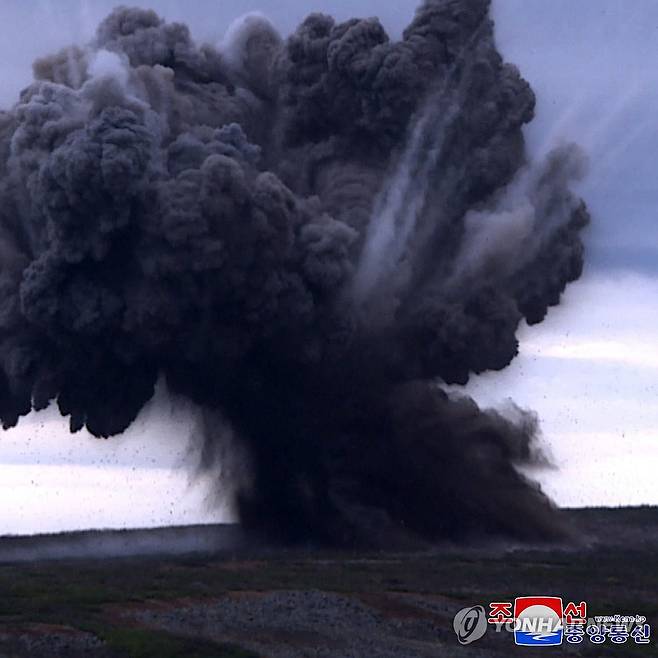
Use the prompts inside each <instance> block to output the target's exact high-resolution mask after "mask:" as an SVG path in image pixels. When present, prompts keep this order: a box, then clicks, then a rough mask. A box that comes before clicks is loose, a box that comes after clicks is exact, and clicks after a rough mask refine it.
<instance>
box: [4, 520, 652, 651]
mask: <svg viewBox="0 0 658 658" xmlns="http://www.w3.org/2000/svg"><path fill="white" fill-rule="evenodd" d="M567 514H568V515H569V517H570V519H571V523H572V524H574V525H575V527H577V528H579V529H580V530H581V531H582V534H583V536H582V538H581V539H580V540H579V542H577V543H574V544H573V545H571V546H561V547H543V548H537V547H535V548H532V547H527V546H526V547H519V546H516V547H513V546H509V545H507V546H503V545H497V546H489V547H483V546H479V547H469V548H459V547H455V546H442V547H439V548H433V549H431V550H423V551H414V552H358V553H357V552H348V551H344V552H329V551H310V550H305V551H304V550H294V551H293V550H274V549H263V548H259V549H254V548H253V547H251V548H248V547H245V546H240V545H239V542H238V541H237V540H236V537H235V529H234V528H233V529H230V528H229V529H226V528H225V529H217V528H215V529H213V528H206V529H196V530H194V529H186V530H185V529H182V530H180V531H177V530H167V531H149V532H144V531H141V532H138V533H106V534H105V535H103V534H93V533H92V534H89V533H87V534H84V535H74V536H73V537H72V538H70V541H69V543H70V551H69V553H73V554H75V555H84V553H85V552H86V553H87V554H88V553H89V552H92V553H93V552H94V551H95V550H96V547H98V546H101V548H100V549H98V550H99V551H100V554H102V555H104V556H105V557H103V558H102V559H99V558H95V559H94V558H91V557H84V556H83V557H77V558H75V559H72V558H70V557H69V558H64V559H62V556H64V555H66V550H65V549H66V539H65V538H64V539H63V538H62V537H58V538H57V537H56V538H53V537H50V538H31V539H29V540H26V539H20V540H18V539H0V561H2V560H5V561H4V563H2V564H0V657H1V658H5V657H9V656H36V657H40V656H44V657H48V658H51V657H52V658H58V657H63V658H64V657H65V658H78V657H79V656H94V657H96V656H98V657H103V658H110V657H121V656H125V657H130V658H147V657H148V658H156V657H157V658H171V657H174V656H176V657H179V656H180V657H182V656H185V657H192V658H193V657H195V656H196V657H198V658H202V657H204V658H209V657H215V658H219V657H226V658H238V657H243V658H246V657H248V656H268V657H272V658H284V657H289V656H290V657H292V656H331V657H332V658H333V657H336V658H348V657H349V658H352V657H354V658H366V657H367V658H385V657H394V656H401V657H404V658H415V657H423V658H425V657H427V658H429V657H448V658H451V657H452V656H455V657H461V656H480V657H483V658H489V657H491V658H497V657H501V658H502V657H504V656H510V655H516V654H517V653H519V652H521V653H523V652H525V653H526V654H528V652H530V654H532V650H531V649H523V648H517V647H516V646H515V645H514V642H513V638H512V637H511V636H510V635H508V634H507V633H501V634H496V633H493V632H489V633H488V634H487V635H486V636H485V637H484V638H483V639H482V640H480V641H479V642H476V643H474V644H472V645H470V646H468V647H462V646H460V645H459V644H458V642H457V639H456V636H455V634H454V632H453V630H452V620H453V617H454V615H455V613H456V612H457V611H458V610H460V609H461V608H463V607H465V606H467V605H468V606H470V605H474V604H477V603H480V604H483V605H485V606H486V604H487V603H488V602H491V601H494V600H496V601H501V600H502V601H506V600H513V599H514V597H515V596H524V595H525V596H528V595H551V596H562V597H564V598H565V599H568V600H576V601H577V602H580V601H581V600H585V601H587V602H588V604H589V614H590V615H602V614H616V613H620V614H642V615H645V616H646V617H647V618H648V620H649V622H651V623H652V624H653V627H654V631H655V633H656V635H657V636H658V509H656V508H635V509H621V510H604V509H596V510H594V509H593V510H578V511H569V512H568V513H567ZM176 532H178V533H179V534H178V535H176ZM195 533H196V534H197V535H198V536H200V537H201V539H200V540H198V541H197V543H196V544H194V543H193V541H192V539H191V537H192V536H193V535H194V534H195ZM222 536H225V538H226V540H225V541H224V545H223V546H220V544H221V541H220V539H221V537H222ZM174 537H178V540H177V541H178V544H176V542H175V541H173V538H174ZM149 538H150V539H149ZM155 539H157V541H158V542H161V543H163V544H164V545H168V546H169V548H170V550H169V551H168V554H167V555H160V556H157V555H154V554H153V552H152V550H153V544H154V541H155ZM99 542H100V543H99ZM103 542H104V543H103ZM190 542H192V543H190ZM213 542H215V543H213ZM174 544H176V546H175V548H171V547H172V546H173V545H174ZM53 546H55V547H57V548H56V550H54V549H53ZM135 546H136V547H137V548H135V549H134V550H135V551H136V552H139V553H150V555H143V556H141V557H135V556H133V557H109V555H111V554H115V555H116V554H117V553H122V552H124V551H128V550H131V547H133V548H134V547H135ZM81 547H83V548H81ZM140 547H141V548H140ZM40 548H41V549H44V550H48V551H50V553H51V554H52V555H54V556H56V557H59V558H60V559H57V560H49V561H46V560H43V559H40V560H34V558H35V557H41V555H40V554H39V553H38V552H37V549H40ZM189 549H193V550H195V551H196V552H195V553H188V554H182V553H181V551H185V550H189ZM21 556H23V557H26V558H28V559H29V560H31V561H23V562H16V561H15V560H16V559H17V558H20V557H21ZM544 654H546V655H549V656H550V655H558V654H566V655H571V656H596V657H601V656H619V657H627V656H636V655H637V656H640V655H642V656H658V644H656V638H652V643H651V644H650V645H648V646H636V645H635V644H634V643H633V642H632V641H630V642H629V643H626V644H623V645H611V644H610V643H609V642H608V643H607V644H606V645H603V646H600V647H597V646H595V645H592V644H589V643H583V644H582V645H579V646H576V647H573V646H563V647H559V648H555V649H549V648H545V649H542V655H544Z"/></svg>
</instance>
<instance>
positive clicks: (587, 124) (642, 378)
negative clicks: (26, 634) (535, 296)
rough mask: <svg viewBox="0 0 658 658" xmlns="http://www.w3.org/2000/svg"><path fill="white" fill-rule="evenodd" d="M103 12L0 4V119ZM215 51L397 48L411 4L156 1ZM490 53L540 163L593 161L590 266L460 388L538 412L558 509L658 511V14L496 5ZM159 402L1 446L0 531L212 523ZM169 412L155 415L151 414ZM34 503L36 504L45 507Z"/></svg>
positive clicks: (586, 190) (573, 2) (639, 0)
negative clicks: (234, 42)
mask: <svg viewBox="0 0 658 658" xmlns="http://www.w3.org/2000/svg"><path fill="white" fill-rule="evenodd" d="M115 4H116V3H115V2H113V1H112V0H93V1H91V0H87V1H85V0H56V1H55V0H50V1H48V0H3V2H2V3H1V4H0V67H1V72H0V73H1V76H2V77H1V79H2V84H0V105H4V106H8V105H10V104H12V103H13V102H14V101H15V99H16V97H17V94H18V92H19V90H20V89H21V88H22V87H24V86H25V85H26V84H28V83H29V80H30V75H31V74H30V71H31V62H32V60H33V59H34V58H35V57H38V56H40V55H44V54H47V53H49V52H52V51H54V50H57V49H58V48H60V47H63V46H65V45H69V44H71V43H74V42H75V43H83V42H85V41H87V40H88V39H89V38H90V37H91V36H92V35H93V32H94V29H95V26H96V24H97V23H98V21H99V20H100V19H101V18H102V17H103V16H104V15H106V14H107V13H108V11H110V10H111V8H112V7H113V6H114V5H115ZM129 4H137V5H141V6H148V7H152V8H154V9H156V10H157V11H158V12H159V13H160V14H161V15H163V16H164V17H166V18H167V19H171V20H184V21H185V22H187V23H188V24H189V25H190V27H191V28H192V32H193V34H194V35H195V36H196V38H197V39H198V40H200V41H217V40H219V39H220V38H221V36H222V34H223V33H224V31H225V29H226V27H227V26H228V25H229V23H230V22H231V20H233V19H235V18H237V17H238V16H240V15H241V14H243V13H245V12H247V11H251V10H261V11H263V12H264V13H266V14H267V15H268V16H269V17H270V18H271V20H272V21H273V22H274V23H275V24H276V25H277V26H278V27H279V28H280V29H281V31H282V32H284V33H287V32H289V31H290V30H291V29H292V27H293V26H294V25H296V24H297V23H298V22H299V21H300V20H301V19H302V18H303V17H304V16H305V15H306V14H307V13H308V12H309V11H310V10H311V9H312V10H320V11H327V12H330V13H332V14H334V15H336V16H338V17H339V18H347V17H349V16H353V15H361V16H370V15H375V14H378V15H379V16H380V17H381V18H382V20H383V22H384V24H385V26H386V27H387V29H388V30H389V32H391V34H393V35H397V34H399V33H400V32H401V30H402V28H403V27H404V24H405V23H406V22H407V21H408V20H409V18H410V17H411V16H412V14H413V10H414V7H415V4H416V3H415V2H414V1H413V0H399V1H398V2H395V3H382V2H381V1H375V0H314V1H311V0H303V1H302V0H288V1H277V2H274V0H249V1H247V0H195V1H194V2H191V1H190V0H185V1H180V0H152V1H150V2H142V1H138V2H132V3H129ZM494 15H495V18H496V21H497V35H498V41H499V46H500V47H501V50H502V51H503V53H504V54H505V56H506V58H507V59H508V60H509V61H513V62H514V63H516V64H517V65H518V66H519V68H520V69H521V71H522V73H523V74H524V76H525V77H526V78H527V79H528V80H529V81H530V82H531V84H532V86H533V88H534V89H535V91H536V92H537V96H538V107H537V118H536V120H535V121H534V122H533V124H532V126H530V127H529V128H528V129H527V131H526V134H527V137H528V144H529V149H530V152H531V154H532V155H533V156H534V157H536V158H538V157H540V156H541V155H542V154H543V153H545V152H546V151H547V149H549V148H551V147H553V146H555V145H556V144H559V143H560V142H561V141H576V142H578V143H580V144H581V145H582V146H583V147H584V148H585V149H586V151H587V153H588V155H589V157H590V163H591V166H590V173H589V176H588V178H587V179H586V180H585V181H584V182H583V183H582V184H581V188H580V191H581V193H582V194H583V196H584V197H585V198H586V200H587V202H588V204H589V205H590V207H591V209H592V212H593V216H594V223H593V226H592V228H591V229H590V230H589V232H588V235H587V245H588V267H587V270H586V273H585V276H584V278H583V280H582V282H580V283H579V284H577V285H575V286H573V287H572V288H571V289H570V290H569V292H568V294H567V295H566V297H565V300H564V303H563V305H562V306H561V307H560V308H558V309H556V310H554V311H553V312H552V313H551V314H550V316H549V318H548V321H547V322H546V323H545V324H544V325H542V326H540V327H537V328H533V329H527V328H526V329H525V330H524V331H523V332H522V346H521V355H520V356H519V358H518V359H517V361H516V362H515V363H514V364H513V365H512V367H510V368H509V369H508V370H506V371H505V372H504V373H501V374H489V375H485V376H483V377H479V378H476V379H475V380H474V382H473V383H472V384H471V385H470V386H469V387H468V390H469V392H471V393H472V394H473V395H474V396H475V397H476V398H477V399H478V400H481V401H483V402H484V403H486V404H501V403H503V402H504V401H505V399H506V398H508V397H509V398H513V399H515V400H516V401H518V402H519V403H520V404H522V405H524V406H527V407H530V408H533V409H536V410H537V412H538V413H539V416H540V418H541V420H542V426H543V428H544V435H545V441H546V444H547V445H548V446H550V449H551V451H552V454H553V456H554V459H555V462H556V463H557V465H558V466H559V467H560V468H559V469H557V470H553V471H546V472H544V473H541V474H539V475H538V477H539V478H540V479H541V481H542V482H543V484H544V485H545V487H546V488H547V490H548V491H549V492H550V493H551V494H553V495H554V496H555V498H556V500H557V501H558V502H559V503H561V504H569V505H578V504H603V503H607V504H620V503H621V504H623V503H640V502H651V503H655V504H658V479H657V478H655V476H654V474H653V472H652V470H651V468H652V466H651V465H652V464H653V463H655V462H656V458H658V440H657V438H658V437H656V433H657V430H656V429H655V428H658V403H656V401H655V399H656V388H655V386H656V385H655V382H658V349H657V348H656V347H655V346H656V345H658V258H657V256H658V222H656V220H655V218H654V213H655V211H656V209H657V208H658V185H657V184H656V183H655V169H656V167H655V154H656V153H658V120H657V119H656V117H655V108H656V107H658V68H656V66H655V63H656V62H658V38H657V37H658V2H655V0H633V2H629V1H628V0H497V1H495V3H494ZM168 404H169V403H168V401H167V399H166V396H161V397H160V398H159V399H158V400H156V402H155V403H154V404H153V405H151V406H149V407H148V408H147V409H146V410H145V411H144V412H143V413H142V415H141V416H140V418H139V421H138V423H137V424H136V426H135V427H133V428H131V429H130V430H129V433H128V434H127V436H124V437H120V438H118V439H113V440H111V441H108V442H97V441H94V440H92V439H91V438H90V437H88V436H87V435H85V434H84V433H81V434H79V435H76V436H75V437H71V436H69V435H68V433H67V431H66V424H65V422H63V421H61V419H59V418H58V417H57V414H56V413H54V412H52V411H49V412H46V413H45V414H43V415H38V416H32V417H31V418H29V419H27V420H26V421H25V422H23V423H21V425H20V426H19V427H18V428H17V429H16V430H13V431H11V432H8V433H6V434H5V435H4V436H3V437H2V438H1V440H0V533H2V532H19V531H20V532H28V531H34V530H44V529H47V530H52V529H57V528H73V527H89V526H96V527H97V526H122V525H126V524H127V525H157V524H159V523H166V522H169V521H173V522H196V521H203V520H216V519H218V518H224V516H223V515H225V514H226V510H222V509H219V510H218V509H216V508H211V507H208V506H207V505H205V504H204V500H205V497H206V496H207V494H208V489H207V487H206V483H204V482H203V481H201V482H195V483H194V484H191V481H190V475H189V472H188V471H187V470H186V469H185V468H182V466H183V465H184V464H186V463H189V462H190V461H193V458H191V457H190V455H189V447H188V442H189V436H190V433H191V432H192V425H193V414H192V413H191V412H190V410H189V409H188V410H185V409H182V410H181V409H178V410H171V409H170V408H169V407H168ZM163 409H165V411H166V413H164V414H163V413H162V410H163ZM44 501H47V503H45V502H44Z"/></svg>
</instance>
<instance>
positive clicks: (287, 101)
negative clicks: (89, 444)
mask: <svg viewBox="0 0 658 658" xmlns="http://www.w3.org/2000/svg"><path fill="white" fill-rule="evenodd" d="M34 72H35V81H34V82H33V83H32V84H31V85H30V86H29V87H28V88H27V89H25V90H24V91H23V92H22V94H21V97H20V100H19V101H18V103H17V104H16V105H15V106H14V107H13V109H11V110H10V111H8V112H4V113H2V114H0V252H1V254H2V260H1V263H2V264H1V271H0V286H1V291H2V294H1V296H0V302H1V305H2V306H1V311H0V328H1V334H0V389H1V395H0V417H1V418H2V421H3V424H4V426H5V427H11V426H13V425H15V424H16V423H17V421H18V420H19V418H20V417H21V416H22V415H25V414H27V413H28V412H29V411H30V410H31V409H42V408H44V407H46V406H47V405H48V404H49V403H50V402H51V401H53V400H55V401H56V402H57V404H58V406H59V409H60V410H61V413H62V414H64V415H66V416H69V417H70V424H71V431H76V430H79V429H81V428H82V427H87V428H88V429H89V431H90V432H92V433H93V434H95V435H97V436H99V437H106V436H110V435H114V434H117V433H120V432H122V431H123V430H125V429H126V428H127V427H128V426H129V425H130V424H131V423H132V421H133V420H134V419H135V417H136V415H137V414H138V412H139V411H140V409H141V408H142V407H143V406H144V404H145V403H146V402H147V401H148V400H149V399H150V398H151V396H152V395H153V391H154V385H155V382H156V380H157V378H158V377H160V376H162V377H164V378H165V380H166V382H167V385H168V387H169V389H170V390H171V391H173V392H175V393H176V394H179V395H184V396H186V397H188V398H189V399H191V400H193V401H194V402H196V403H197V404H199V405H201V406H202V407H204V408H206V409H207V410H209V412H210V413H217V414H218V415H221V417H222V418H223V419H225V420H226V421H227V422H228V423H230V426H231V428H232V429H231V433H232V434H234V435H235V436H234V438H233V439H232V440H233V441H236V440H239V442H240V451H241V452H244V453H246V455H247V460H248V463H249V466H250V477H249V478H248V481H247V480H244V481H243V482H242V484H240V486H239V487H238V490H237V492H236V497H237V504H238V509H239V513H240V516H241V519H242V521H243V523H244V524H246V525H247V526H249V527H252V528H256V529H260V530H266V531H269V532H271V533H276V534H278V535H281V536H283V537H286V538H288V539H302V538H308V537H310V538H315V539H318V540H325V541H350V540H354V539H357V540H358V539H367V537H365V536H364V535H367V534H368V532H369V531H365V530H364V529H363V528H364V527H366V526H367V525H368V523H370V521H368V520H372V519H377V520H378V521H377V523H378V524H379V523H380V522H381V524H382V525H384V526H385V525H389V526H390V527H398V528H404V529H405V531H406V532H409V533H411V534H413V535H417V536H422V537H425V538H429V539H435V538H440V537H459V536H464V535H470V534H477V533H506V534H510V535H521V536H523V537H546V536H550V535H551V534H552V533H553V532H554V531H555V530H556V527H557V524H556V522H555V518H554V510H553V507H552V505H551V503H550V502H549V501H548V499H547V498H546V497H545V496H544V495H543V494H542V493H541V491H540V489H539V487H538V486H536V485H535V484H533V483H531V482H529V481H528V480H527V479H526V478H524V477H523V476H522V475H520V474H519V471H518V470H517V466H519V465H523V464H524V463H525V464H528V463H532V462H533V460H535V459H536V458H537V450H536V446H535V438H536V431H537V427H536V422H535V421H534V419H533V417H532V416H530V415H520V418H519V419H517V420H516V421H512V420H508V419H506V418H504V417H503V416H501V415H499V414H498V413H494V412H485V411H482V410H480V409H479V408H478V407H477V406H476V404H475V403H474V402H472V401H470V400H468V399H459V400H456V399H452V398H450V397H449V396H448V395H447V394H446V393H444V392H443V391H442V390H441V388H440V383H441V382H445V383H465V382H466V381H467V379H468V377H469V375H470V374H471V373H480V372H483V371H486V370H497V369H501V368H504V367H505V366H507V365H508V364H509V363H510V361H511V360H512V359H513V358H514V356H515V355H516V353H517V340H516V337H515V332H516V329H517V327H518V325H519V323H520V322H521V321H522V320H523V319H524V318H525V319H526V320H527V321H528V322H530V323H536V322H540V321H541V320H542V319H543V318H544V316H545V314H546V312H547V309H548V307H549V306H551V305H555V304H557V303H558V302H559V300H560V295H561V293H562V291H563V290H564V288H565V286H566V285H567V283H568V282H570V281H573V280H575V279H577V278H578V277H579V275H580V273H581V269H582V264H583V246H582V243H581V239H580V231H581V229H582V228H583V227H584V226H585V225H586V224H587V222H588V214H587V211H586V208H585V206H584V204H583V203H582V202H581V201H580V200H579V199H578V198H576V197H575V196H574V195H573V194H572V193H571V192H570V190H569V184H570V181H571V180H572V179H574V178H577V177H578V176H579V175H581V173H582V169H583V162H582V158H581V156H580V155H579V153H578V152H577V151H576V150H575V149H574V148H572V147H563V148H561V149H559V150H557V151H555V152H554V153H552V154H551V155H550V156H549V158H548V160H547V161H546V162H545V163H544V164H543V165H541V166H530V165H529V163H527V162H526V160H525V151H524V141H523V134H522V126H523V125H524V124H526V123H527V122H529V121H530V120H531V119H532V117H533V112H534V101H535V99H534V96H533V93H532V90H531V89H530V87H529V85H528V84H527V83H526V82H525V81H524V80H523V79H522V78H521V77H520V75H519V72H518V71H517V69H516V68H515V67H513V66H511V65H509V64H506V63H504V62H503V60H502V58H501V56H500V54H499V53H498V51H497V49H496V46H495V42H494V37H493V24H492V21H491V19H490V18H489V0H426V1H425V2H424V3H423V4H422V5H421V6H420V7H419V9H418V11H417V13H416V16H415V18H414V20H413V22H412V23H411V25H409V27H408V28H407V29H406V30H405V32H404V35H403V37H402V39H401V40H400V41H391V40H390V39H389V37H388V35H387V34H386V32H385V31H384V29H383V27H382V26H381V24H380V23H379V21H378V20H377V19H374V18H371V19H366V20H356V19H354V20H350V21H347V22H345V23H336V22H335V21H334V20H333V19H332V18H331V17H329V16H325V15H321V14H313V15H311V16H309V17H308V18H307V19H306V20H305V21H304V22H303V23H302V25H301V26H300V27H299V28H298V29H297V31H296V32H295V33H294V34H293V35H292V36H290V37H289V38H288V39H287V40H283V39H282V38H281V37H280V36H279V35H278V34H277V32H276V31H275V30H274V29H273V28H272V26H271V25H270V24H269V23H268V22H267V20H266V19H264V18H263V17H260V16H258V15H252V16H248V17H246V18H245V19H243V20H242V21H241V22H240V23H239V24H236V25H234V26H233V28H232V29H231V30H230V32H229V35H228V37H227V39H226V40H225V42H224V43H223V44H222V46H221V47H218V48H214V47H210V46H203V47H199V46H197V45H196V44H195V43H194V42H193V40H192V39H191V37H190V34H189V31H188V29H187V28H186V27H185V26H184V25H180V24H167V23H165V22H164V21H163V20H161V19H160V18H159V17H158V16H157V15H156V14H155V13H153V12H152V11H144V10H141V9H126V8H119V9H117V10H115V11H114V12H112V14H111V15H110V16H108V18H106V19H105V20H104V21H103V22H102V23H101V25H100V26H99V28H98V31H97V35H96V38H95V40H94V42H93V43H91V44H90V45H89V46H88V47H86V48H82V49H76V48H73V49H67V50H64V51H62V52H61V53H58V54H56V55H54V56H52V57H49V58H47V59H43V60H40V61H38V62H36V63H35V65H34ZM206 434H207V436H206V437H205V440H206V441H207V442H208V450H207V452H208V454H212V453H213V452H214V449H213V445H215V444H219V443H221V441H222V434H223V431H222V430H221V426H220V428H218V429H217V431H216V432H213V431H212V430H210V431H208V432H206Z"/></svg>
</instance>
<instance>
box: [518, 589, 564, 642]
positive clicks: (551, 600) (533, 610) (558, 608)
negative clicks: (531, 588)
mask: <svg viewBox="0 0 658 658" xmlns="http://www.w3.org/2000/svg"><path fill="white" fill-rule="evenodd" d="M514 617H515V618H516V623H515V626H514V640H515V642H516V643H517V644H518V645H519V646H522V647H555V646H558V645H560V644H562V639H563V637H564V624H563V622H562V617H563V609H562V599H561V598H558V597H556V596H521V597H519V598H517V599H515V600H514Z"/></svg>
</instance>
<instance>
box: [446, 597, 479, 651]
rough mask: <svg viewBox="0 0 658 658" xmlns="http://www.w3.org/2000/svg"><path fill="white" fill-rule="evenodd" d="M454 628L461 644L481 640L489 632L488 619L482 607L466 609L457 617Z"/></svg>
mask: <svg viewBox="0 0 658 658" xmlns="http://www.w3.org/2000/svg"><path fill="white" fill-rule="evenodd" d="M452 625H453V628H454V629H455V633H457V639H458V640H459V643H460V644H470V643H471V642H475V641H476V640H479V639H480V638H481V637H482V636H483V635H484V634H485V633H486V632H487V618H486V615H485V613H484V608H483V607H482V606H481V605H474V606H473V607H472V608H464V609H463V610H460V611H459V612H458V613H457V614H456V615H455V621H454V622H453V624H452Z"/></svg>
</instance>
